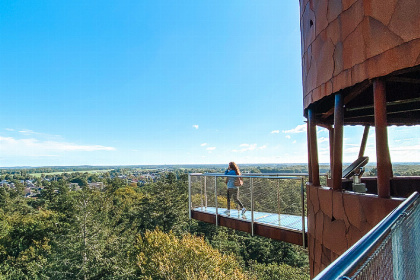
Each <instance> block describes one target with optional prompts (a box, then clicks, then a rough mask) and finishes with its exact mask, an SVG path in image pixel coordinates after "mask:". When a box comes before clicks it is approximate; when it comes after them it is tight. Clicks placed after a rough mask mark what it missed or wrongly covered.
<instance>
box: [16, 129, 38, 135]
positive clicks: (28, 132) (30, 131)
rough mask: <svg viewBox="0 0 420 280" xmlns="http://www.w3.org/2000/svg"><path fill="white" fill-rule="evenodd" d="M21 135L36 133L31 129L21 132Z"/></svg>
mask: <svg viewBox="0 0 420 280" xmlns="http://www.w3.org/2000/svg"><path fill="white" fill-rule="evenodd" d="M19 133H22V134H23V135H30V134H36V132H35V131H33V130H30V129H24V130H19Z"/></svg>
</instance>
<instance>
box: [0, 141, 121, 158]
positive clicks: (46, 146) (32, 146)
mask: <svg viewBox="0 0 420 280" xmlns="http://www.w3.org/2000/svg"><path fill="white" fill-rule="evenodd" d="M114 150H115V148H114V147H107V146H102V145H79V144H75V143H68V142H58V141H40V140H38V139H35V138H24V139H15V138H13V137H2V136H0V154H2V155H3V156H45V155H48V156H53V154H54V153H60V152H75V151H79V152H92V151H114Z"/></svg>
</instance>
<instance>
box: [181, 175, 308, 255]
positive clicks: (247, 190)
mask: <svg viewBox="0 0 420 280" xmlns="http://www.w3.org/2000/svg"><path fill="white" fill-rule="evenodd" d="M307 176H308V175H307V174H300V173H299V174H289V173H288V174H279V173H253V174H242V175H241V176H232V175H230V176H229V175H224V174H220V173H204V174H202V173H194V174H189V206H190V207H189V213H190V218H193V219H196V220H200V221H203V222H207V223H212V224H215V225H217V226H224V227H228V228H232V229H235V230H240V231H244V232H248V233H250V234H252V235H259V236H264V237H268V238H271V239H275V240H279V241H285V242H288V243H293V244H297V245H302V246H305V247H306V245H307V241H306V239H307V238H306V229H307V217H306V191H305V188H304V184H305V178H306V177H307ZM228 177H235V178H236V177H240V178H242V179H243V181H244V184H243V186H240V187H238V188H239V199H240V200H241V202H242V203H243V204H244V207H246V209H247V211H246V212H245V213H244V215H242V213H241V209H238V207H237V205H236V204H235V203H234V202H233V201H232V202H233V203H232V202H231V210H230V214H229V215H228V214H227V213H226V212H225V211H226V210H227V198H226V193H227V186H226V179H227V178H228Z"/></svg>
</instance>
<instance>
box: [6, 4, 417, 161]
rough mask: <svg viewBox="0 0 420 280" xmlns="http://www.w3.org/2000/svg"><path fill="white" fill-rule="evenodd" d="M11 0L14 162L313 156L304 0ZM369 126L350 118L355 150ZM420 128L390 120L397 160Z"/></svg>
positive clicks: (411, 150)
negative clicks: (305, 102)
mask: <svg viewBox="0 0 420 280" xmlns="http://www.w3.org/2000/svg"><path fill="white" fill-rule="evenodd" d="M0 10H1V16H0V65H1V67H0V92H1V96H2V100H3V102H2V107H1V110H0V120H1V122H0V166H22V165H25V166H45V165H82V164H90V165H131V164H194V163H196V164H198V163H226V162H229V161H236V162H238V163H305V162H306V161H307V149H306V133H305V126H304V118H303V116H302V80H301V51H300V28H299V4H298V1H265V0H264V1H243V0H241V1H239V0H238V1H226V0H224V1H217V0H216V1H205V0H203V1H197V0H190V1H184V0H178V1H159V0H153V1H148V0H147V1H146V0H144V1H123V0H122V1H76V0H75V1H53V0H52V1H2V2H1V3H0ZM362 133H363V128H360V127H353V128H348V129H347V128H346V130H345V154H344V160H345V161H353V160H354V159H355V157H357V152H358V146H359V144H360V139H361V136H362ZM373 134H374V129H372V130H371V135H370V136H372V135H373ZM318 135H319V152H320V160H321V161H323V162H327V161H328V153H327V151H328V145H327V141H326V140H327V139H328V133H327V132H326V131H325V130H323V129H319V134H318ZM419 135H420V129H419V128H418V127H414V128H413V127H411V128H407V127H400V128H390V141H389V142H390V146H391V157H392V160H393V161H418V158H419V155H420V152H419V151H420V141H419V137H418V136H419ZM373 138H374V137H370V140H369V142H368V148H367V153H368V155H371V161H375V156H374V155H375V154H374V142H373V141H372V140H373Z"/></svg>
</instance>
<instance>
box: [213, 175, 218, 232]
mask: <svg viewBox="0 0 420 280" xmlns="http://www.w3.org/2000/svg"><path fill="white" fill-rule="evenodd" d="M214 199H215V203H216V227H217V226H218V225H219V220H218V215H219V211H218V209H217V207H218V206H217V177H216V176H214Z"/></svg>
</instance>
